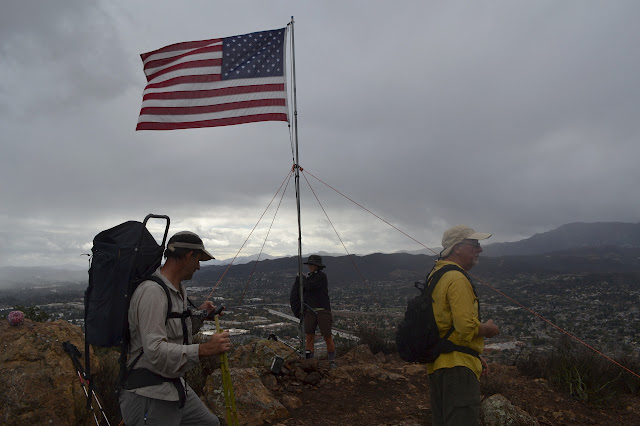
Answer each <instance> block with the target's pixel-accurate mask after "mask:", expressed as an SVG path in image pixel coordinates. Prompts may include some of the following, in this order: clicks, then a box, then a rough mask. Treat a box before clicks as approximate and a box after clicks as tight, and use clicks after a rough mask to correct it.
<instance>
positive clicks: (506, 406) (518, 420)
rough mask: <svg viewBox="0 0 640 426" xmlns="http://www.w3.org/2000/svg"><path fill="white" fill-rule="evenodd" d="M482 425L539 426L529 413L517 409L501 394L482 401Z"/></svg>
mask: <svg viewBox="0 0 640 426" xmlns="http://www.w3.org/2000/svg"><path fill="white" fill-rule="evenodd" d="M480 418H481V420H482V424H483V425H485V426H498V425H510V426H534V425H535V426H537V425H538V421H537V420H536V419H535V417H532V416H531V415H530V414H529V413H527V412H526V411H524V410H522V409H521V408H519V407H516V406H515V405H513V404H512V403H511V401H509V400H508V399H507V398H505V397H504V396H502V395H500V394H495V395H491V396H490V397H488V398H485V399H484V400H483V401H482V407H481V411H480Z"/></svg>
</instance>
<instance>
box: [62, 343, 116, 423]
mask: <svg viewBox="0 0 640 426" xmlns="http://www.w3.org/2000/svg"><path fill="white" fill-rule="evenodd" d="M62 348H63V349H64V351H65V352H66V353H67V354H68V355H69V357H71V362H73V366H74V367H75V369H76V373H77V374H78V377H79V378H80V385H81V386H82V390H83V391H84V395H85V396H86V397H87V402H88V404H87V405H89V409H90V410H91V413H92V414H93V419H94V420H95V421H96V424H97V425H100V421H99V420H98V416H97V415H96V410H95V409H94V408H93V404H91V402H90V401H91V399H92V397H93V399H95V400H96V404H98V408H99V409H100V412H101V413H102V417H104V421H105V422H107V425H109V426H111V423H109V419H107V415H106V414H105V412H104V409H103V408H102V405H101V404H100V401H99V400H98V395H96V392H95V391H94V390H93V389H92V390H91V396H89V392H88V391H87V386H86V384H88V383H89V380H88V379H87V378H86V375H85V372H84V368H83V367H82V364H81V363H80V357H82V354H81V353H80V351H79V350H78V348H77V347H76V346H75V345H74V344H73V343H71V341H70V340H67V341H66V342H64V343H63V344H62Z"/></svg>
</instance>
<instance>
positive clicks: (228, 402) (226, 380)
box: [215, 307, 240, 426]
mask: <svg viewBox="0 0 640 426" xmlns="http://www.w3.org/2000/svg"><path fill="white" fill-rule="evenodd" d="M222 308H224V307H222ZM220 310H222V309H220ZM215 321H216V332H217V333H222V329H221V328H220V322H219V321H218V315H216V316H215ZM220 372H221V375H222V389H223V393H224V405H225V408H226V411H227V425H233V426H239V425H240V423H239V422H238V411H237V410H236V398H235V396H234V394H233V384H232V383H231V371H230V370H229V359H228V358H227V353H226V352H225V353H222V354H220Z"/></svg>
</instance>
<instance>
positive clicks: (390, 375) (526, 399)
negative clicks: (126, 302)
mask: <svg viewBox="0 0 640 426" xmlns="http://www.w3.org/2000/svg"><path fill="white" fill-rule="evenodd" d="M0 341H1V342H2V343H1V344H2V353H1V355H0V382H1V383H3V384H4V385H5V386H4V391H3V392H2V393H1V394H0V395H2V396H0V422H2V423H3V424H7V425H25V424H29V425H39V424H48V425H49V424H53V425H84V424H86V425H91V424H95V423H96V422H95V420H94V417H93V415H92V414H91V413H87V412H86V411H85V410H84V404H85V401H86V400H85V396H84V392H83V389H82V387H81V385H80V380H79V378H78V376H77V374H76V369H75V367H74V365H73V363H72V361H71V358H70V357H69V356H68V355H67V353H65V352H64V350H63V348H62V343H63V342H65V341H71V343H73V344H74V345H75V346H77V347H78V348H79V349H80V350H83V348H84V344H83V336H82V333H81V331H80V329H79V328H78V327H75V326H73V325H71V324H69V323H67V322H66V321H62V320H58V321H54V322H50V323H37V322H32V321H30V320H25V322H24V324H23V325H20V326H15V327H12V326H9V324H8V323H7V322H6V321H3V322H2V323H1V324H0ZM276 357H280V358H282V359H283V360H284V362H283V363H282V366H281V367H280V368H277V366H273V365H272V364H273V360H274V359H275V358H276ZM104 359H106V360H109V359H112V357H106V358H104V357H102V356H101V357H100V359H98V357H95V358H94V360H93V361H92V370H94V371H102V373H100V374H105V373H104V371H106V370H105V368H104V365H103V366H100V364H99V363H100V361H101V360H104ZM216 361H217V360H215V359H211V360H208V361H207V362H203V366H202V368H201V371H200V372H201V373H202V375H201V377H200V379H201V380H202V383H201V386H200V387H197V383H193V382H192V381H191V379H190V383H193V385H194V388H195V389H202V392H201V396H202V399H203V400H204V401H205V403H206V404H207V405H208V406H209V407H210V408H211V409H212V410H213V411H214V412H215V413H217V414H218V416H219V417H220V418H221V420H222V421H223V423H224V417H225V407H224V402H223V400H222V392H221V380H220V370H219V369H218V368H216V367H217V366H216ZM109 362H110V361H109ZM229 364H230V366H231V376H232V381H233V386H234V391H235V399H236V403H237V407H238V414H239V419H240V423H241V424H247V425H259V424H281V425H317V424H327V425H344V424H351V425H429V424H431V422H430V415H431V412H430V407H429V398H428V384H427V374H426V369H425V367H424V366H423V365H418V364H409V363H405V362H403V361H402V360H400V359H399V358H397V357H396V356H388V355H384V354H382V353H378V354H373V353H371V351H370V350H369V348H368V346H365V345H360V346H356V347H354V348H353V349H352V350H351V351H350V352H349V353H347V354H346V355H344V356H343V357H341V358H340V359H339V365H338V368H335V369H330V368H329V365H328V363H327V361H326V360H317V359H314V360H300V359H299V357H298V356H297V355H296V354H295V353H294V352H293V350H292V349H291V348H289V347H288V346H286V345H284V344H283V343H281V342H276V341H271V340H256V341H252V342H249V343H248V344H246V345H243V346H238V347H236V348H234V350H233V352H232V353H231V354H230V356H229ZM200 379H198V378H196V380H194V382H197V381H198V380H200ZM96 382H97V380H96ZM482 389H483V395H484V400H483V422H484V424H486V425H489V424H490V425H502V424H504V425H506V424H509V425H532V424H539V425H558V424H564V425H583V424H601V425H611V424H640V408H638V407H640V399H639V398H635V399H630V400H624V401H619V404H618V406H616V408H607V409H597V408H593V407H589V406H585V405H583V404H581V403H579V402H577V401H574V400H572V399H570V398H569V397H567V396H565V395H563V394H559V393H556V392H554V391H553V390H552V389H551V388H550V387H549V386H548V385H547V383H546V382H545V381H544V380H541V379H531V378H527V377H523V376H521V375H519V373H518V372H517V370H516V368H515V367H512V366H505V365H498V364H491V365H490V376H489V378H488V379H486V380H484V381H483V384H482ZM96 391H97V394H98V395H99V396H101V400H103V401H106V400H109V398H110V396H111V394H110V393H109V392H108V390H107V389H102V388H98V389H96ZM105 404H108V403H105ZM105 409H108V407H105ZM108 414H109V421H110V422H111V424H118V423H119V422H120V418H119V417H118V416H117V414H115V413H112V412H109V413H108ZM97 418H98V419H99V421H100V424H106V422H104V421H103V419H102V418H101V413H100V412H99V411H98V412H97Z"/></svg>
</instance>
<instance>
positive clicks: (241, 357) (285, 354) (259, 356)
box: [229, 340, 299, 369]
mask: <svg viewBox="0 0 640 426" xmlns="http://www.w3.org/2000/svg"><path fill="white" fill-rule="evenodd" d="M276 356H279V357H281V358H283V359H284V360H285V362H286V361H289V360H291V359H297V358H299V356H298V354H297V352H295V351H294V350H292V349H291V348H290V347H288V346H287V345H285V344H284V343H282V342H278V341H274V340H254V341H252V342H250V343H248V344H246V345H243V346H240V347H238V348H237V349H235V350H234V351H233V353H231V354H230V355H229V364H230V365H232V366H234V367H236V368H250V367H255V368H259V369H271V364H272V363H273V360H274V358H275V357H276Z"/></svg>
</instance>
